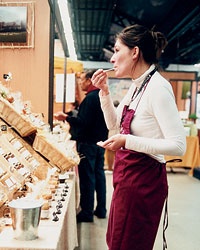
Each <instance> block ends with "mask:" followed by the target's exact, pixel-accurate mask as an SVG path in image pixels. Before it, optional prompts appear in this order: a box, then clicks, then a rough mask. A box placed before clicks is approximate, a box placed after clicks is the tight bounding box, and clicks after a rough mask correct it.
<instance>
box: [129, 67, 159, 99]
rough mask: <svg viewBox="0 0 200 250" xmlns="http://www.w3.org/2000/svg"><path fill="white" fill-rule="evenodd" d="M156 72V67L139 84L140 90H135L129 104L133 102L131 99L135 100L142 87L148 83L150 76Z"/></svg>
mask: <svg viewBox="0 0 200 250" xmlns="http://www.w3.org/2000/svg"><path fill="white" fill-rule="evenodd" d="M156 71H157V67H155V69H153V70H152V71H151V72H150V73H149V74H148V75H147V77H146V78H145V79H144V81H143V83H142V84H141V86H140V88H139V89H138V91H137V88H136V89H135V91H134V93H133V95H132V98H131V101H130V103H131V102H132V101H133V99H135V98H136V97H137V96H138V95H139V93H140V92H141V91H142V89H143V88H144V86H145V85H146V84H147V83H148V82H149V81H150V79H151V77H152V75H153V74H154V73H155V72H156ZM135 94H136V95H135Z"/></svg>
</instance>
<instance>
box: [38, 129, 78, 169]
mask: <svg viewBox="0 0 200 250" xmlns="http://www.w3.org/2000/svg"><path fill="white" fill-rule="evenodd" d="M33 148H34V149H35V150H36V151H38V152H39V153H40V154H42V155H43V156H44V157H45V158H46V159H48V160H49V161H50V163H52V164H53V165H55V166H56V167H58V168H59V171H60V172H61V173H64V172H66V171H68V170H70V169H71V168H73V167H75V166H77V165H78V164H79V161H80V158H79V156H78V153H77V152H76V150H73V149H71V154H70V155H69V156H68V155H65V154H64V153H63V152H61V151H60V150H59V149H58V148H56V145H54V144H52V143H50V142H48V141H47V140H46V138H45V137H43V136H39V135H38V134H36V137H35V139H34V142H33Z"/></svg>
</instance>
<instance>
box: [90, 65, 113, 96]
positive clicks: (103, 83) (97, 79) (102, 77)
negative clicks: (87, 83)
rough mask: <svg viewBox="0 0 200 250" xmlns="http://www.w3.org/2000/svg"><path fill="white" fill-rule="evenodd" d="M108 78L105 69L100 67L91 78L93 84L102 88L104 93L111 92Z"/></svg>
mask: <svg viewBox="0 0 200 250" xmlns="http://www.w3.org/2000/svg"><path fill="white" fill-rule="evenodd" d="M107 79H108V75H107V73H106V72H105V71H104V70H103V69H98V70H97V71H96V72H95V73H94V74H93V76H92V78H91V81H92V84H93V85H94V86H95V87H97V88H99V89H101V91H102V95H108V94H109V89H108V84H107Z"/></svg>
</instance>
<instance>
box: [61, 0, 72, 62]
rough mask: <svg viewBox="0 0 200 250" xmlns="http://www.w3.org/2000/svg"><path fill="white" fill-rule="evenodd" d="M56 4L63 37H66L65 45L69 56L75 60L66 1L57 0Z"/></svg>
mask: <svg viewBox="0 0 200 250" xmlns="http://www.w3.org/2000/svg"><path fill="white" fill-rule="evenodd" d="M58 6H59V9H60V15H61V19H62V24H63V27H64V33H65V37H66V42H67V47H68V50H69V57H70V58H71V59H72V60H77V55H76V50H75V45H74V39H73V35H72V26H71V20H70V16H69V10H68V4H67V1H63V0H58Z"/></svg>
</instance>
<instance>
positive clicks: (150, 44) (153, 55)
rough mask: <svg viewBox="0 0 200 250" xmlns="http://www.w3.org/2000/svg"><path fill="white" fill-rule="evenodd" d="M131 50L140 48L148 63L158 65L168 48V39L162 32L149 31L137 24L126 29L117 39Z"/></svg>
mask: <svg viewBox="0 0 200 250" xmlns="http://www.w3.org/2000/svg"><path fill="white" fill-rule="evenodd" d="M116 38H117V39H119V40H120V41H121V42H122V43H123V44H125V45H126V46H127V47H129V48H130V49H132V48H134V47H135V46H138V47H139V48H140V50H141V52H142V55H143V58H144V60H145V61H146V62H147V63H150V64H152V63H157V62H158V59H159V57H160V55H161V53H162V52H163V50H164V48H165V47H166V46H167V39H166V38H165V36H164V35H163V34H162V33H161V32H156V31H153V30H149V29H148V28H146V27H145V26H142V25H139V24H135V25H132V26H128V27H126V28H124V29H123V30H122V31H121V32H120V33H119V34H118V35H117V37H116Z"/></svg>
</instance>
